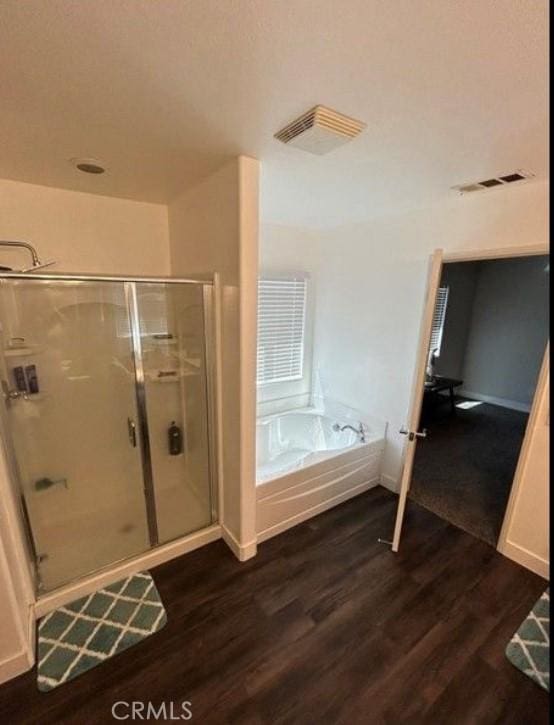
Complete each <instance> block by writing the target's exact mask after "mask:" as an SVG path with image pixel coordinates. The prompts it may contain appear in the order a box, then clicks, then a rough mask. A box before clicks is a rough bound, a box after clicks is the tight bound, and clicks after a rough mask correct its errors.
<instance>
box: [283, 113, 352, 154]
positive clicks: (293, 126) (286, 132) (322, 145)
mask: <svg viewBox="0 0 554 725" xmlns="http://www.w3.org/2000/svg"><path fill="white" fill-rule="evenodd" d="M365 127H366V124H365V123H362V122H361V121H356V119H354V118H350V117H349V116H345V115H344V114H342V113H339V112H338V111H333V109H332V108H327V107H326V106H314V107H313V108H312V109H310V110H309V111H307V112H306V113H304V114H303V115H302V116H300V117H299V118H297V119H296V120H295V121H292V123H289V124H288V125H287V126H285V127H284V128H282V129H281V130H280V131H279V132H278V133H276V134H275V138H276V139H278V140H279V141H282V142H283V143H286V144H287V145H289V146H294V147H296V148H299V149H302V150H303V151H309V152H310V153H311V154H317V155H318V156H322V155H323V154H326V153H328V152H329V151H332V150H333V149H335V148H337V147H338V146H342V145H343V144H345V143H347V142H348V141H351V140H352V139H353V138H355V137H356V136H357V135H358V134H359V133H360V132H361V131H363V129H364V128H365Z"/></svg>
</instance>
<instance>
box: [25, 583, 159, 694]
mask: <svg viewBox="0 0 554 725" xmlns="http://www.w3.org/2000/svg"><path fill="white" fill-rule="evenodd" d="M166 621H167V616H166V613H165V609H164V606H163V604H162V602H161V600H160V595H159V594H158V590H157V589H156V585H155V584H154V580H153V579H152V577H151V576H150V574H149V573H148V572H143V573H141V574H134V575H132V576H130V577H127V579H122V580H121V581H119V582H116V583H115V584H111V585H110V586H108V587H106V588H105V589H99V590H98V591H96V592H93V593H92V594H90V595H88V596H86V597H82V598H81V599H78V600H77V601H75V602H71V603H70V604H66V605H65V606H63V607H60V608H59V609H55V610H54V611H53V612H50V613H49V614H47V615H46V616H45V617H43V618H42V619H41V620H40V621H39V624H38V671H37V684H38V689H39V690H42V691H47V690H52V689H53V688H55V687H58V686H59V685H62V684H63V683H64V682H69V680H72V679H73V678H75V677H77V676H78V675H82V674H83V672H86V671H87V670H90V669H91V668H92V667H96V666H97V665H100V664H102V662H104V661H105V660H107V659H109V658H110V657H113V656H114V655H116V654H118V653H119V652H123V650H126V649H127V648H128V647H131V646H132V645H134V644H137V642H140V641H141V640H143V639H145V638H146V637H148V636H150V635H151V634H154V632H157V631H159V630H160V629H161V628H162V627H163V626H164V624H165V623H166Z"/></svg>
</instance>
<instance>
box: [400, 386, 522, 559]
mask: <svg viewBox="0 0 554 725" xmlns="http://www.w3.org/2000/svg"><path fill="white" fill-rule="evenodd" d="M457 402H460V400H458V401H457ZM527 418H528V414H527V413H520V412H518V411H515V410H509V409H508V408H500V407H499V406H497V405H490V404H488V403H482V404H481V405H479V406H477V407H475V408H471V409H470V410H462V409H459V408H457V409H456V415H455V416H451V415H450V412H449V408H448V404H442V405H441V406H440V407H439V408H438V409H437V410H436V411H435V414H434V416H433V418H432V420H431V421H428V422H427V424H426V427H427V429H428V431H429V433H428V437H427V438H426V439H424V440H421V441H419V442H418V446H417V450H416V456H415V462H414V472H413V477H412V486H411V489H410V498H412V499H414V500H415V501H417V503H419V504H421V505H422V506H425V508H427V509H429V510H431V511H433V512H434V513H436V514H438V515H439V516H441V517H442V518H444V519H446V520H447V521H450V522H451V523H452V524H454V525H455V526H458V527H459V528H461V529H464V531H467V532H468V533H470V534H473V535H474V536H476V537H477V538H479V539H482V540H483V541H486V542H487V543H489V544H492V545H496V542H497V540H498V535H499V534H500V528H501V526H502V521H503V518H504V513H505V510H506V504H507V502H508V496H509V494H510V488H511V485H512V480H513V477H514V472H515V469H516V465H517V460H518V457H519V451H520V448H521V443H522V441H523V435H524V433H525V426H526V424H527Z"/></svg>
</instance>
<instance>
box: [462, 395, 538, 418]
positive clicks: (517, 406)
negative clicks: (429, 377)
mask: <svg viewBox="0 0 554 725" xmlns="http://www.w3.org/2000/svg"><path fill="white" fill-rule="evenodd" d="M456 394H457V395H460V396H461V397H462V398H470V399H471V400H481V401H482V402H483V403H491V405H499V406H500V407H501V408H510V409H511V410H519V411H520V412H521V413H529V412H530V411H531V404H530V403H529V404H528V403H520V402H519V401H517V400H509V399H508V398H497V397H495V396H494V395H484V394H483V393H474V392H473V391H471V390H459V391H457V393H456Z"/></svg>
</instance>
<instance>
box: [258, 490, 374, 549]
mask: <svg viewBox="0 0 554 725" xmlns="http://www.w3.org/2000/svg"><path fill="white" fill-rule="evenodd" d="M378 484H379V478H372V479H371V480H369V481H365V482H364V483H360V484H358V485H357V486H353V487H352V488H349V489H348V490H347V491H344V492H343V493H340V494H338V495H337V496H334V497H333V498H330V499H327V501H323V502H322V503H319V504H317V505H316V506H312V507H311V508H309V509H305V510H304V511H301V512H300V513H298V514H296V515H295V516H291V518H289V519H286V520H285V521H280V522H279V523H278V524H275V525H274V526H271V527H270V528H268V529H265V530H264V531H260V533H259V534H258V542H259V543H261V542H262V541H267V539H271V538H272V537H273V536H277V534H281V533H283V531H286V530H287V529H290V528H292V527H293V526H296V525H297V524H300V523H302V521H306V520H307V519H311V518H312V517H313V516H317V514H320V513H322V512H323V511H327V510H328V509H330V508H333V507H334V506H337V505H338V504H339V503H342V502H343V501H348V499H350V498H354V496H357V495H358V494H360V493H363V492H364V491H368V490H369V489H370V488H373V487H374V486H377V485H378Z"/></svg>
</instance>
